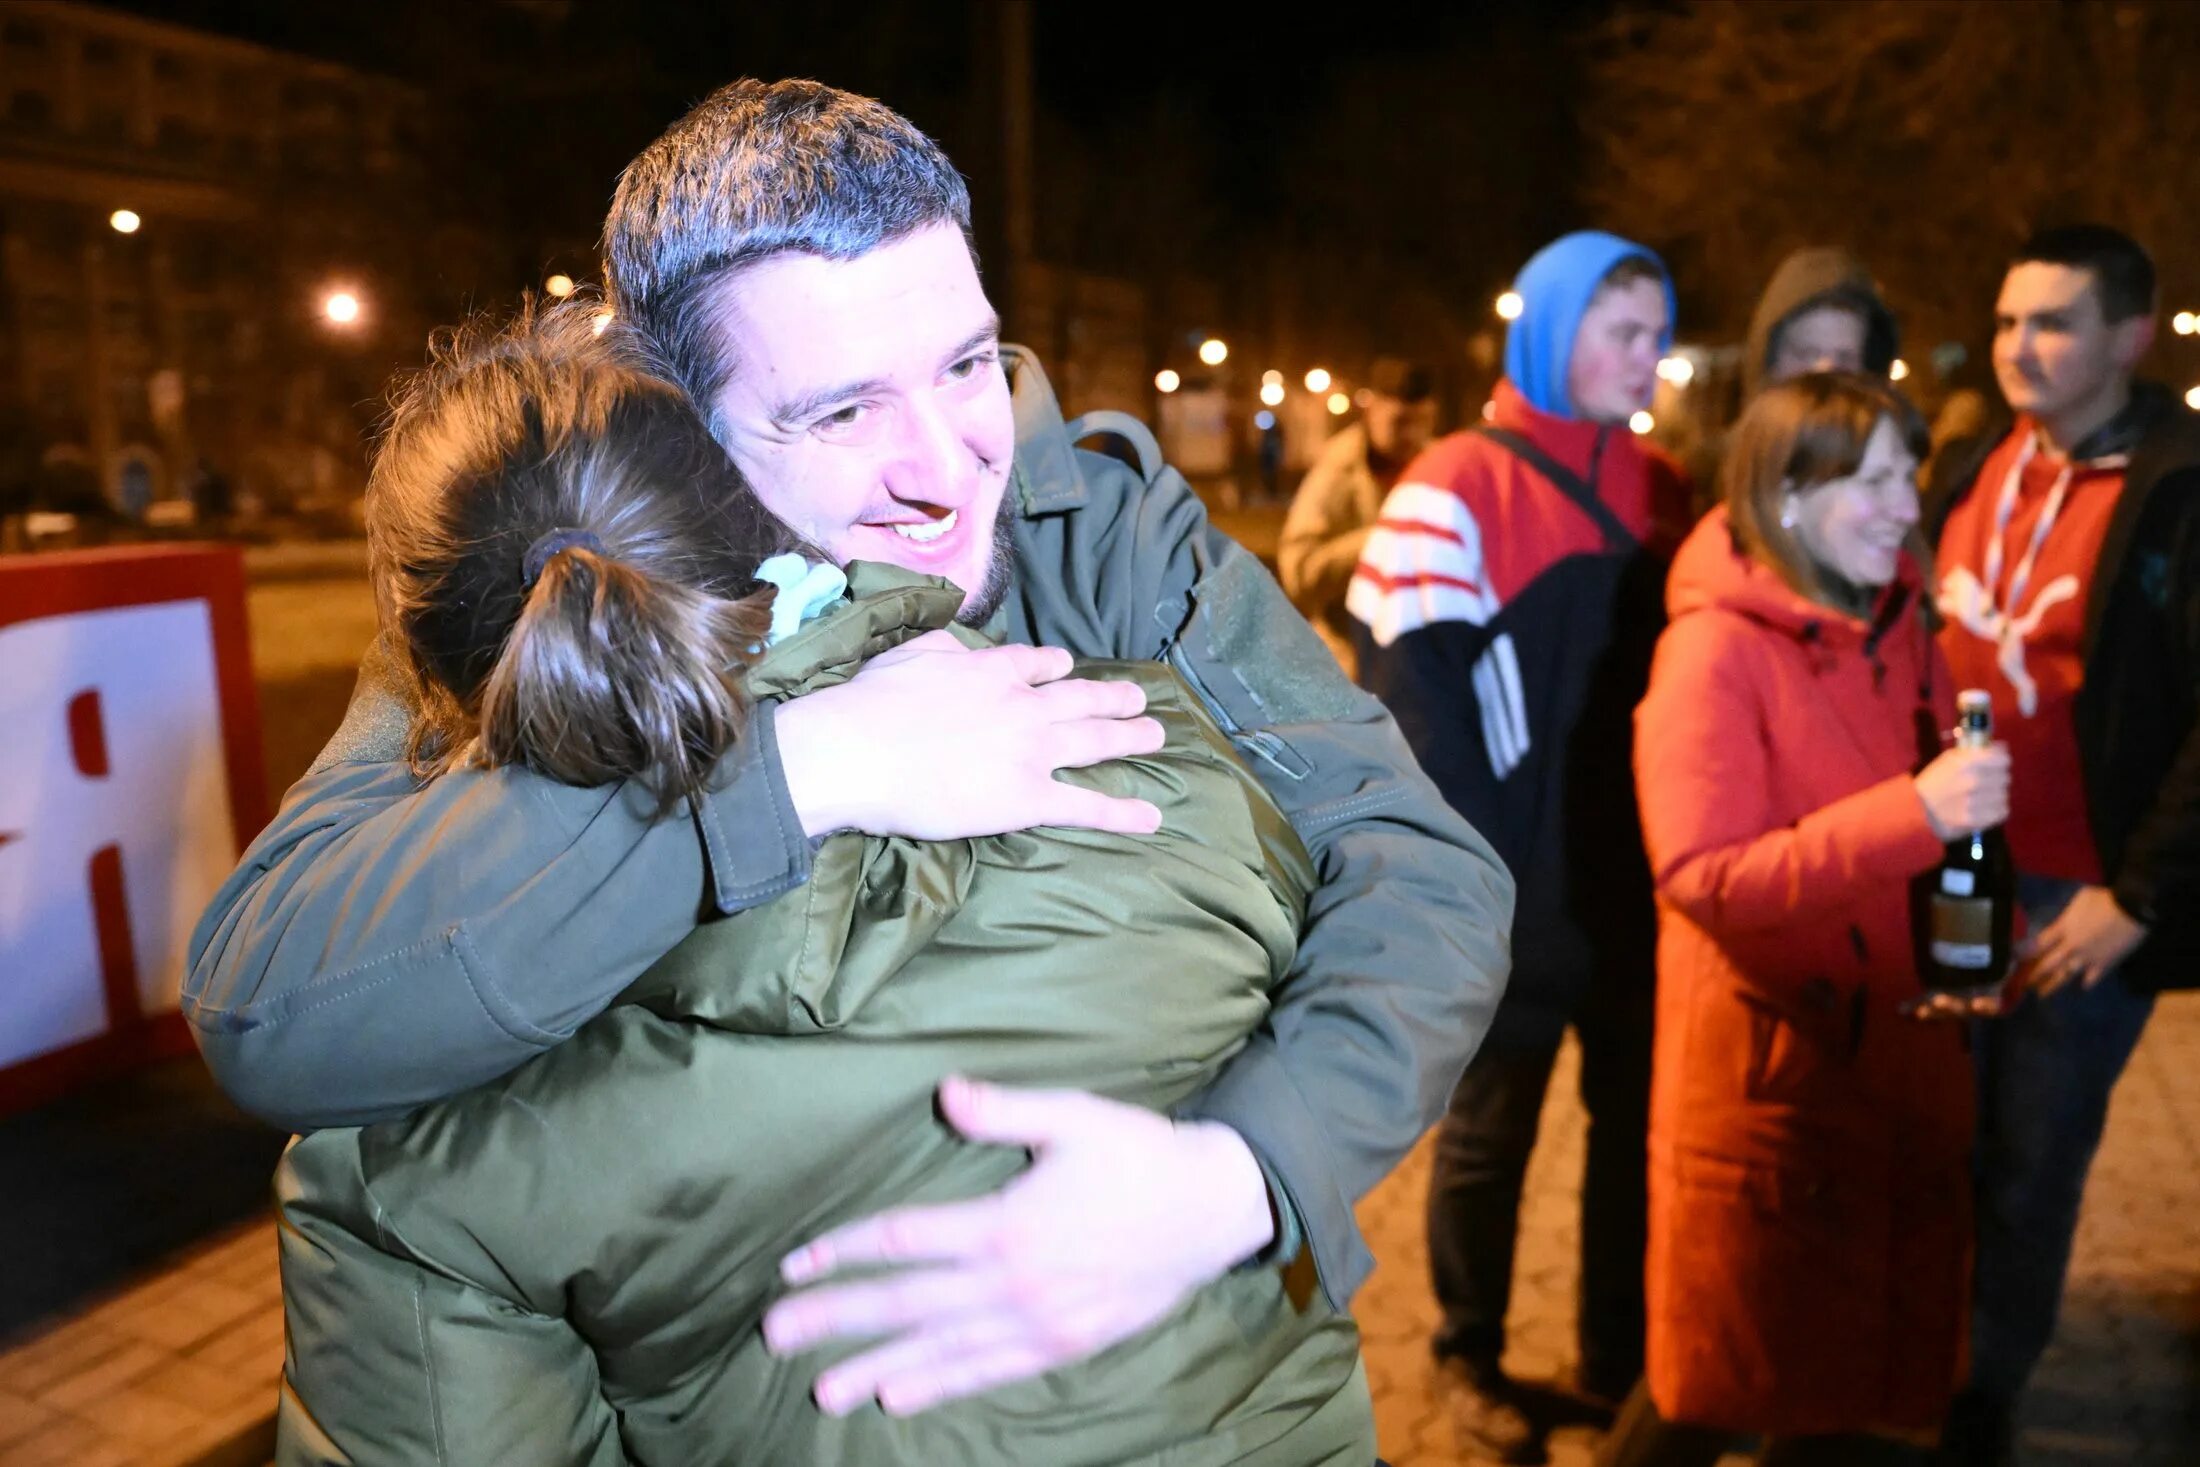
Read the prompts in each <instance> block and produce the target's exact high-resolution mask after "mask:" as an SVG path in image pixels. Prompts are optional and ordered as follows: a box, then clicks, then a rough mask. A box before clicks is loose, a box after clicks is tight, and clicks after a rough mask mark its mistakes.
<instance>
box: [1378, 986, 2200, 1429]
mask: <svg viewBox="0 0 2200 1467" xmlns="http://www.w3.org/2000/svg"><path fill="white" fill-rule="evenodd" d="M1575 1074H1576V1057H1575V1055H1574V1053H1573V1050H1572V1046H1571V1044H1569V1045H1568V1049H1567V1052H1566V1054H1565V1055H1564V1056H1562V1057H1561V1060H1560V1063H1559V1067H1558V1072H1557V1074H1556V1076H1555V1077H1554V1079H1553V1081H1552V1085H1551V1094H1550V1097H1549V1098H1548V1100H1547V1101H1546V1103H1545V1106H1544V1112H1543V1132H1542V1135H1543V1144H1542V1145H1541V1146H1540V1147H1539V1148H1538V1149H1537V1151H1536V1155H1535V1159H1534V1161H1533V1162H1532V1163H1531V1164H1530V1166H1529V1169H1528V1181H1527V1195H1526V1199H1525V1202H1524V1203H1523V1217H1522V1229H1521V1239H1520V1256H1519V1263H1518V1265H1517V1271H1516V1274H1515V1283H1514V1290H1513V1308H1512V1318H1511V1321H1510V1341H1509V1348H1508V1350H1507V1353H1506V1357H1505V1365H1506V1368H1507V1370H1508V1371H1511V1372H1512V1373H1514V1374H1515V1375H1517V1376H1519V1377H1521V1378H1523V1379H1525V1380H1529V1381H1549V1380H1552V1379H1555V1378H1558V1377H1560V1376H1561V1375H1562V1374H1563V1372H1564V1371H1565V1370H1566V1368H1567V1367H1568V1366H1569V1365H1570V1364H1571V1362H1572V1360H1573V1329H1574V1298H1573V1289H1574V1280H1575V1274H1576V1265H1575V1257H1576V1254H1575V1250H1576V1248H1577V1246H1578V1244H1577V1239H1578V1237H1579V1203H1578V1199H1579V1188H1580V1182H1581V1164H1582V1146H1583V1138H1584V1133H1585V1120H1584V1117H1583V1115H1582V1111H1581V1106H1580V1103H1579V1101H1578V1100H1577V1098H1576V1096H1575V1092H1574V1083H1575ZM1428 1167H1429V1145H1428V1143H1427V1142H1426V1141H1424V1142H1423V1143H1422V1144H1421V1146H1419V1147H1418V1148H1416V1149H1415V1151H1414V1153H1413V1154H1412V1156H1411V1157H1409V1158H1408V1159H1407V1161H1406V1163H1405V1165H1403V1166H1402V1167H1400V1168H1399V1170H1398V1171H1397V1172H1396V1173H1395V1174H1394V1175H1393V1176H1392V1177H1391V1178H1390V1180H1389V1181H1387V1182H1386V1183H1384V1184H1383V1185H1382V1186H1381V1187H1379V1188H1377V1189H1376V1191H1375V1192H1373V1193H1372V1194H1370V1195H1369V1197H1368V1198H1367V1200H1366V1201H1365V1202H1364V1203H1362V1204H1361V1207H1360V1223H1361V1226H1362V1228H1364V1229H1365V1230H1366V1232H1367V1235H1368V1239H1369V1241H1370V1243H1371V1244H1372V1246H1373V1248H1374V1250H1375V1256H1376V1258H1377V1259H1378V1260H1379V1263H1380V1267H1379V1268H1378V1269H1377V1271H1376V1274H1375V1276H1374V1278H1373V1279H1372V1280H1371V1281H1370V1282H1369V1283H1368V1286H1367V1288H1366V1290H1365V1291H1364V1292H1363V1293H1362V1295H1361V1297H1360V1302H1359V1305H1358V1311H1357V1312H1358V1314H1359V1318H1360V1325H1361V1329H1362V1331H1363V1333H1364V1336H1365V1339H1366V1351H1367V1363H1368V1379H1369V1383H1370V1385H1371V1387H1372V1388H1373V1390H1374V1394H1375V1414H1376V1423H1377V1428H1378V1432H1379V1437H1380V1441H1381V1443H1382V1449H1383V1454H1384V1456H1385V1457H1386V1458H1387V1459H1388V1460H1389V1461H1390V1462H1391V1463H1392V1464H1393V1467H1440V1464H1451V1463H1458V1462H1465V1461H1469V1460H1472V1459H1470V1458H1468V1457H1467V1456H1465V1455H1464V1454H1463V1453H1462V1452H1461V1451H1460V1449H1459V1447H1458V1444H1457V1442H1456V1440H1455V1438H1454V1436H1453V1433H1452V1427H1451V1421H1450V1418H1449V1416H1448V1415H1447V1413H1446V1411H1445V1408H1444V1406H1443V1403H1442V1401H1441V1400H1440V1399H1439V1398H1438V1396H1437V1394H1436V1392H1435V1388H1434V1382H1433V1379H1432V1376H1431V1373H1430V1370H1429V1366H1428V1348H1427V1341H1428V1337H1429V1334H1430V1332H1431V1330H1432V1329H1433V1328H1434V1326H1435V1322H1436V1308H1435V1303H1434V1301H1433V1300H1432V1299H1431V1298H1430V1295H1429V1287H1428V1262H1427V1248H1426V1245H1425V1242H1424V1239H1423V1236H1422V1232H1423V1225H1422V1200H1423V1198H1424V1197H1425V1196H1426V1193H1427V1185H1428ZM1595 1443H1596V1432H1595V1431H1594V1430H1593V1429H1592V1428H1589V1427H1587V1426H1575V1427H1567V1428H1561V1429H1559V1430H1557V1431H1555V1432H1554V1433H1553V1434H1552V1437H1551V1442H1550V1445H1551V1461H1552V1463H1553V1464H1554V1467H1582V1464H1586V1463H1587V1462H1588V1461H1589V1459H1590V1455H1591V1453H1592V1452H1593V1450H1594V1448H1595ZM1743 1460H1745V1459H1743V1458H1741V1457H1739V1456H1736V1457H1731V1458H1729V1459H1728V1461H1729V1462H1730V1463H1739V1462H1741V1461H1743ZM2018 1461H2019V1464H2020V1467H2107V1464H2111V1463H2113V1464H2117V1467H2127V1464H2128V1467H2193V1464H2195V1463H2200V995H2179V996H2175V997H2171V998H2168V999H2165V1000H2164V1001H2163V1002H2162V1004H2161V1005H2160V1006H2159V1008H2158V1009H2157V1010H2156V1013H2155V1017H2154V1020H2153V1022H2152V1023H2151V1024H2150V1025H2149V1027H2148V1029H2147V1034H2146V1037H2145V1039H2144V1040H2143V1041H2142V1042H2141V1044H2140V1047H2139V1051H2138V1053H2137V1054H2136V1055H2134V1056H2133V1059H2132V1063H2131V1067H2130V1069H2129V1070H2128V1071H2127V1072H2126V1073H2125V1075H2124V1079H2123V1081H2122V1083H2121V1084H2120V1085H2119V1086H2118V1088H2117V1091H2116V1096H2115V1100H2114V1103H2113V1105H2112V1107H2111V1110H2110V1113H2109V1122H2108V1134H2107V1136H2106V1137H2105V1138H2104V1140H2103V1141H2102V1145H2101V1153H2100V1156H2099V1158H2098V1159H2097V1160H2096V1161H2095V1163H2094V1168H2093V1176H2092V1180H2091V1185H2090V1187H2089V1189H2088V1191H2087V1196H2086V1209H2085V1213H2084V1216H2083V1218H2082V1220H2081V1222H2080V1224H2079V1229H2078V1239H2077V1246H2076V1253H2075V1257H2074V1258H2073V1259H2072V1262H2071V1273H2070V1286H2069V1290H2068V1294H2067V1296H2066V1299H2065V1306H2064V1310H2063V1319H2062V1325H2061V1328H2060V1329H2059V1330H2058V1332H2057V1333H2056V1336H2055V1340H2054V1343H2053V1345H2052V1346H2051V1347H2050V1348H2049V1351H2048V1354H2047V1357H2046V1358H2045V1359H2044V1360H2043V1361H2042V1362H2041V1365H2040V1369H2039V1372H2038V1375H2037V1376H2036V1378H2035V1382H2034V1386H2033V1390H2032V1392H2031V1395H2030V1396H2029V1398H2028V1400H2027V1404H2026V1411H2025V1417H2024V1440H2023V1444H2022V1448H2021V1451H2020V1454H2019V1457H2018Z"/></svg>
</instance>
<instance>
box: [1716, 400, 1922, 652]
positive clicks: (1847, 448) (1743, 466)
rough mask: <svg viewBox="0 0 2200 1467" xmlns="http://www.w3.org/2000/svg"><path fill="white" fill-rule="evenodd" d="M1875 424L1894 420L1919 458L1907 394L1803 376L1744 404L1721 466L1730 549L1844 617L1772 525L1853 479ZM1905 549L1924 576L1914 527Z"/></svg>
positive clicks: (1789, 536) (1813, 566)
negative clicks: (1798, 503)
mask: <svg viewBox="0 0 2200 1467" xmlns="http://www.w3.org/2000/svg"><path fill="white" fill-rule="evenodd" d="M1882 421H1885V422H1890V423H1892V424H1894V428H1895V432H1896V433H1897V434H1898V435H1899V436H1900V437H1901V439H1902V445H1903V447H1905V448H1907V449H1908V450H1909V451H1910V454H1911V456H1912V457H1914V458H1916V459H1918V460H1919V461H1920V462H1922V461H1923V459H1924V457H1925V454H1926V449H1927V436H1926V431H1925V420H1924V419H1923V418H1921V417H1919V416H1918V412H1917V409H1916V408H1914V407H1912V406H1911V405H1910V400H1909V399H1908V398H1906V397H1904V396H1903V395H1902V394H1901V393H1900V392H1898V391H1896V390H1895V389H1894V388H1893V387H1891V386H1889V385H1888V384H1887V383H1886V382H1885V381H1883V380H1881V379H1879V378H1876V377H1867V376H1862V375H1859V374H1857V373H1854V372H1806V373H1804V374H1803V375H1802V376H1800V377H1796V378H1792V379H1790V380H1789V381H1786V382H1779V383H1775V384H1773V385H1772V386H1770V387H1767V388H1765V389H1764V390H1763V391H1762V392H1760V393H1758V394H1757V396H1756V397H1755V398H1754V399H1752V400H1751V402H1750V404H1749V408H1748V410H1747V411H1745V412H1744V413H1743V414H1742V418H1741V421H1740V422H1738V423H1736V424H1735V425H1734V433H1733V436H1732V438H1730V439H1729V440H1728V443H1727V448H1726V458H1725V460H1724V461H1723V462H1722V463H1721V464H1720V465H1719V492H1720V496H1721V497H1722V498H1723V499H1724V500H1725V501H1726V514H1727V526H1728V528H1729V529H1730V530H1731V531H1732V532H1733V535H1734V540H1735V543H1736V544H1737V545H1739V546H1740V547H1741V548H1742V550H1743V551H1744V552H1745V553H1747V554H1748V555H1750V556H1751V557H1752V558H1754V559H1756V560H1758V561H1761V562H1763V563H1764V564H1765V565H1767V566H1770V567H1771V568H1772V569H1773V570H1775V571H1777V572H1779V574H1780V578H1781V579H1782V580H1784V581H1786V582H1787V583H1788V584H1789V585H1790V586H1793V587H1794V588H1795V589H1796V590H1798V591H1800V592H1802V593H1803V594H1804V595H1805V596H1808V597H1810V598H1811V599H1812V600H1813V601H1818V602H1822V603H1824V604H1825V605H1828V606H1832V607H1836V608H1838V609H1841V610H1844V611H1846V610H1853V608H1851V607H1847V606H1844V605H1843V604H1842V598H1841V597H1840V595H1839V594H1838V591H1837V588H1836V587H1835V586H1834V584H1833V583H1832V582H1830V581H1829V580H1828V579H1827V578H1826V575H1825V572H1824V570H1823V569H1822V568H1821V567H1820V566H1819V564H1818V562H1817V560H1816V559H1815V558H1814V557H1812V555H1811V554H1810V552H1809V551H1807V550H1805V549H1804V548H1803V544H1802V542H1801V541H1800V540H1799V539H1797V538H1796V535H1795V532H1794V531H1793V530H1791V529H1789V528H1787V527H1786V526H1785V525H1783V524H1781V523H1780V501H1781V500H1782V499H1783V498H1784V497H1785V496H1786V495H1788V494H1791V493H1808V492H1809V491H1810V490H1812V489H1815V488H1817V487H1818V486H1819V485H1821V484H1827V483H1831V482H1832V481H1833V480H1835V479H1845V478H1847V477H1848V476H1849V475H1851V474H1853V473H1855V472H1856V471H1857V470H1858V469H1859V468H1860V467H1862V465H1863V462H1864V450H1865V448H1866V447H1867V446H1868V445H1869V444H1870V443H1871V437H1872V433H1873V431H1874V430H1875V429H1877V428H1878V426H1879V424H1880V423H1881V422H1882ZM1905 548H1906V549H1907V550H1908V551H1909V552H1910V555H1911V557H1912V558H1913V559H1914V560H1915V561H1916V562H1917V564H1918V565H1919V566H1920V567H1921V568H1924V569H1927V570H1928V571H1929V569H1930V567H1931V565H1932V555H1931V553H1930V552H1929V551H1928V550H1927V549H1926V548H1925V542H1924V538H1923V536H1922V535H1921V534H1920V533H1919V532H1918V531H1916V530H1912V531H1911V534H1910V540H1909V543H1908V545H1907V546H1906V547H1905Z"/></svg>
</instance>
